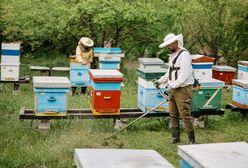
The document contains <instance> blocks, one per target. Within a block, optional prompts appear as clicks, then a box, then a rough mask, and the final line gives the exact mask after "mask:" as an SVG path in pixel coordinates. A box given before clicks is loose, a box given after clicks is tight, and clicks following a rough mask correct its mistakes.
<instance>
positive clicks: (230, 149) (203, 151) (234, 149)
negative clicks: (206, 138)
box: [178, 142, 248, 168]
mask: <svg viewBox="0 0 248 168" xmlns="http://www.w3.org/2000/svg"><path fill="white" fill-rule="evenodd" d="M178 155H179V156H180V157H181V158H182V159H183V160H185V161H186V162H187V163H188V164H190V165H191V166H192V167H208V168H216V167H218V168H233V167H243V168H245V167H247V164H248V159H247V157H248V144H247V143H246V142H231V143H211V144H194V145H179V146H178ZM234 165H235V166H234Z"/></svg>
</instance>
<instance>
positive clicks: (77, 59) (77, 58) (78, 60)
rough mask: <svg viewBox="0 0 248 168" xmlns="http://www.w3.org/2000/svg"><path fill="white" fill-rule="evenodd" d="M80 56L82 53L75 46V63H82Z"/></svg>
mask: <svg viewBox="0 0 248 168" xmlns="http://www.w3.org/2000/svg"><path fill="white" fill-rule="evenodd" d="M81 54H82V51H81V50H80V47H79V46H77V48H76V61H77V62H79V63H82V62H83V59H82V56H81Z"/></svg>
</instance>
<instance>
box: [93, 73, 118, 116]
mask: <svg viewBox="0 0 248 168" xmlns="http://www.w3.org/2000/svg"><path fill="white" fill-rule="evenodd" d="M89 74H90V79H91V81H90V83H91V86H90V109H91V111H92V113H93V115H119V114H120V99H121V97H120V96H121V82H122V81H123V74H122V73H121V72H119V71H118V70H106V69H91V70H90V71H89Z"/></svg>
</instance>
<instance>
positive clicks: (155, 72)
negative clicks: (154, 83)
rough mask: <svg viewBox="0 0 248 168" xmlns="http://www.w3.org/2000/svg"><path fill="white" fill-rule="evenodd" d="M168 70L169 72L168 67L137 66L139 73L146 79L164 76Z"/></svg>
mask: <svg viewBox="0 0 248 168" xmlns="http://www.w3.org/2000/svg"><path fill="white" fill-rule="evenodd" d="M166 72H167V69H165V68H154V69H148V68H137V69H136V73H137V75H138V76H139V77H141V78H143V79H145V80H153V79H159V78H160V77H161V76H164V75H165V73H166Z"/></svg>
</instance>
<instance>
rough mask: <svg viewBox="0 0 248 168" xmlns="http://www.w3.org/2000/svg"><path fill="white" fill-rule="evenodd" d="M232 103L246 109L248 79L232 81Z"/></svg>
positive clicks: (247, 105)
mask: <svg viewBox="0 0 248 168" xmlns="http://www.w3.org/2000/svg"><path fill="white" fill-rule="evenodd" d="M232 100H233V103H234V104H235V105H237V106H238V107H241V108H248V79H235V80H233V96H232Z"/></svg>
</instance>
